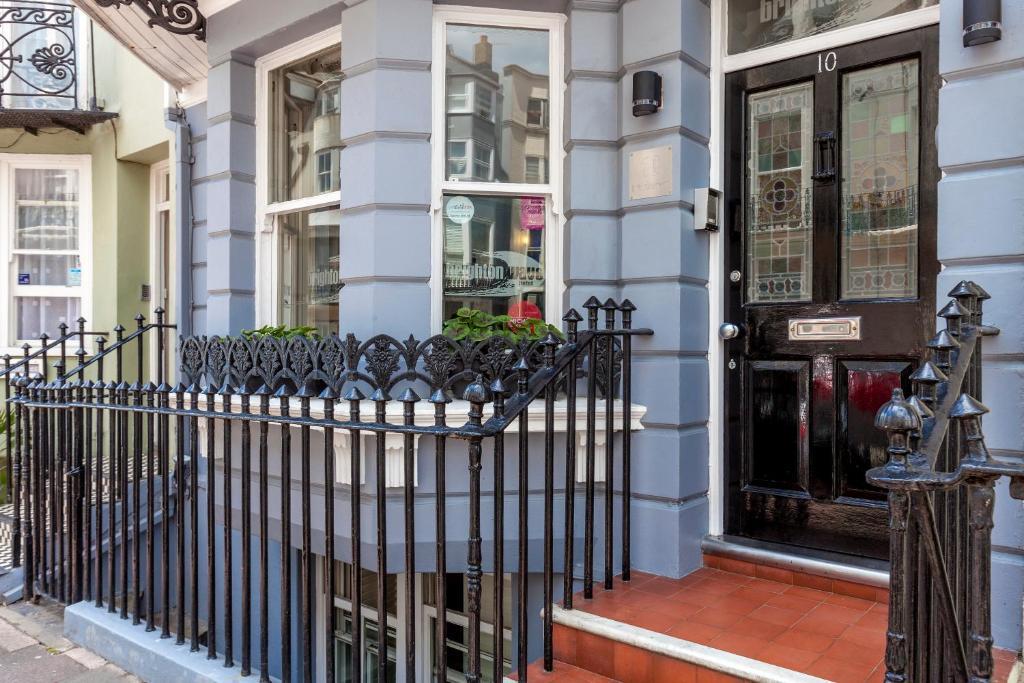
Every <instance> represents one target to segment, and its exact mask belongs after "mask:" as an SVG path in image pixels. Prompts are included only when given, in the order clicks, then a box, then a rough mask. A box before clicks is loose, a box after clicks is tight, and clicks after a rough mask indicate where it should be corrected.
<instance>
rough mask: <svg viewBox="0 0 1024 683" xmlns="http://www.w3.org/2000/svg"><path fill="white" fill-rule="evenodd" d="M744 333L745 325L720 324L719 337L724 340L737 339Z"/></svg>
mask: <svg viewBox="0 0 1024 683" xmlns="http://www.w3.org/2000/svg"><path fill="white" fill-rule="evenodd" d="M742 335H743V327H742V326H740V325H737V324H736V323H722V324H721V325H719V326H718V338H719V339H722V340H724V341H729V340H730V339H737V338H739V337H740V336H742Z"/></svg>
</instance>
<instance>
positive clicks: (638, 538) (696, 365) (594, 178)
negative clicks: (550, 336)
mask: <svg viewBox="0 0 1024 683" xmlns="http://www.w3.org/2000/svg"><path fill="white" fill-rule="evenodd" d="M710 21H711V20H710V10H709V8H708V6H707V5H706V4H704V3H703V2H700V1H699V0H682V1H681V2H680V0H633V1H632V2H627V3H620V2H617V1H616V0H608V1H607V2H593V1H587V2H583V1H581V2H573V3H570V13H569V21H568V25H567V29H566V34H567V44H566V60H565V61H566V66H567V72H566V81H567V86H568V91H567V95H566V98H567V99H566V101H567V107H566V117H565V136H564V137H565V141H566V151H567V159H566V168H565V171H566V173H565V176H566V180H565V183H566V187H565V192H566V201H565V204H566V215H567V218H568V222H567V229H566V235H565V248H564V253H565V254H566V263H565V268H564V272H565V277H566V286H567V289H568V303H569V304H570V305H572V306H579V305H580V304H581V303H582V302H583V301H584V300H585V299H586V298H587V297H589V296H590V295H591V294H596V295H597V296H598V297H601V298H604V297H607V296H611V297H615V298H617V299H620V298H629V299H630V300H632V301H633V303H635V304H636V305H637V306H638V308H639V310H638V311H637V314H636V316H635V320H636V324H637V325H639V326H644V327H651V328H654V330H655V335H654V337H652V338H649V339H644V340H642V341H639V342H638V343H637V344H636V346H635V348H636V351H635V354H636V356H635V357H636V365H635V376H634V387H635V388H634V400H635V401H637V402H639V403H642V404H644V405H647V406H648V407H649V412H648V414H647V418H646V419H645V424H646V427H647V428H646V430H645V431H644V432H642V433H640V434H638V435H637V436H636V438H635V446H634V458H633V463H634V467H633V493H634V499H633V500H634V509H633V529H632V534H633V557H634V561H635V563H636V566H637V568H639V569H643V570H646V571H650V572H654V573H657V574H663V575H667V576H682V575H684V574H686V573H688V572H689V571H692V570H693V569H696V568H697V567H698V566H700V549H699V548H700V539H701V538H702V537H703V536H704V534H706V533H707V529H708V509H707V489H708V462H709V460H708V457H709V452H708V432H707V420H708V405H709V399H708V365H707V352H708V348H707V325H708V315H709V313H708V292H707V280H708V245H707V241H706V237H705V236H704V235H700V234H695V233H694V232H693V231H692V230H691V229H690V227H691V226H692V221H693V211H692V209H693V207H692V204H691V201H692V197H693V189H694V188H695V187H701V186H704V185H706V184H707V182H708V173H709V165H710V159H709V153H708V137H709V135H710V103H709V102H710V86H709V80H708V71H709V68H708V65H709V64H710V39H709V36H710V34H711V24H710ZM640 68H643V69H652V70H655V71H658V72H660V73H661V74H662V76H663V77H664V83H665V106H664V109H663V110H662V111H661V112H659V113H658V114H656V115H654V116H648V117H644V118H634V117H633V116H632V112H631V94H632V93H631V90H632V85H631V84H632V78H633V72H634V71H636V70H638V69H640ZM659 146H671V147H672V154H673V175H674V179H673V190H672V194H671V195H670V196H667V197H659V198H656V199H647V200H642V201H633V200H630V199H629V192H628V187H629V177H628V159H629V155H630V154H631V153H632V152H635V151H637V150H641V149H647V148H651V147H659ZM684 387H685V388H686V389H685V390H684ZM684 397H685V399H684Z"/></svg>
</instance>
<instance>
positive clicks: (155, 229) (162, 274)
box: [147, 159, 179, 384]
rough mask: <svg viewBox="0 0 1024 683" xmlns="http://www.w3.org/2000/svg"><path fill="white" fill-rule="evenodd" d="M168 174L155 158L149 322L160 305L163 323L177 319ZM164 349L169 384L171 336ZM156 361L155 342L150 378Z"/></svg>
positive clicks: (168, 168) (164, 163) (171, 186)
mask: <svg viewBox="0 0 1024 683" xmlns="http://www.w3.org/2000/svg"><path fill="white" fill-rule="evenodd" d="M170 173H171V162H170V159H163V160H161V161H158V162H156V163H154V164H153V165H152V166H150V168H149V277H148V278H147V279H148V280H149V283H150V297H149V298H150V302H149V320H150V322H156V309H157V308H160V307H163V309H164V312H165V315H164V320H165V321H166V322H176V318H177V312H176V311H175V307H176V306H177V302H176V301H175V300H174V292H175V291H176V287H175V282H174V280H175V277H178V276H179V274H178V271H177V268H178V259H177V254H176V253H175V248H174V247H175V241H174V225H175V224H174V215H175V211H174V190H175V188H174V179H173V177H170ZM163 176H168V177H169V178H170V182H169V184H168V191H167V197H166V198H161V191H160V179H161V178H162V177H163ZM164 213H166V214H167V216H168V219H167V235H166V239H161V230H160V228H161V224H160V216H161V214H164ZM162 280H163V281H166V284H167V287H166V291H164V292H161V289H162V288H163V282H162ZM165 351H166V354H165V355H166V358H165V359H164V360H165V365H164V381H165V382H167V383H168V384H173V382H172V381H171V378H172V377H173V376H175V372H174V362H173V360H174V339H173V338H167V344H166V349H165ZM157 362H158V360H157V353H156V347H155V345H154V348H153V351H152V352H151V354H150V359H149V364H150V372H151V373H152V376H153V377H156V375H157Z"/></svg>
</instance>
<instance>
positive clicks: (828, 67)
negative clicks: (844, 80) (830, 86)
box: [818, 52, 838, 73]
mask: <svg viewBox="0 0 1024 683" xmlns="http://www.w3.org/2000/svg"><path fill="white" fill-rule="evenodd" d="M837 61H838V58H837V57H836V53H835V52H827V53H825V56H824V57H822V56H821V54H820V53H819V54H818V73H821V72H822V71H835V70H836V62H837Z"/></svg>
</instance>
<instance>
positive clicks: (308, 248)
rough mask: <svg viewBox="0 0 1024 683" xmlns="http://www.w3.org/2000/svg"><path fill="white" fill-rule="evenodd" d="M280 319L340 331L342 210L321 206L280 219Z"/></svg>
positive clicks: (287, 322)
mask: <svg viewBox="0 0 1024 683" xmlns="http://www.w3.org/2000/svg"><path fill="white" fill-rule="evenodd" d="M280 230H281V309H280V311H281V322H282V323H283V324H285V325H289V326H292V327H300V326H309V327H315V328H316V329H317V331H318V332H319V333H320V334H322V335H327V334H331V333H332V332H337V331H338V320H339V316H338V296H339V294H340V292H341V287H342V285H341V267H340V262H341V257H340V243H339V241H340V212H339V211H338V210H337V209H319V210H316V211H301V212H299V213H293V214H288V215H286V216H283V217H282V218H281V219H280Z"/></svg>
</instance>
